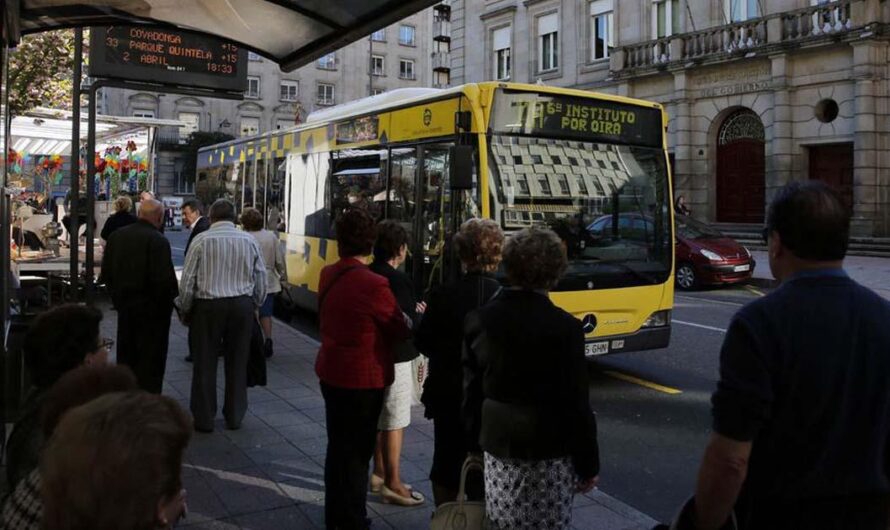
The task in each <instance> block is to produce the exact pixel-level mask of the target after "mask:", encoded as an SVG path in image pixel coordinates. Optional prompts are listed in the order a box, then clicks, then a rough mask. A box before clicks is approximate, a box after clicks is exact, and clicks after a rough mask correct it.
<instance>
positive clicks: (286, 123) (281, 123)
mask: <svg viewBox="0 0 890 530" xmlns="http://www.w3.org/2000/svg"><path fill="white" fill-rule="evenodd" d="M293 126H294V122H293V121H292V120H282V119H280V118H279V119H278V120H276V121H275V129H276V130H279V131H280V130H282V129H290V128H291V127H293Z"/></svg>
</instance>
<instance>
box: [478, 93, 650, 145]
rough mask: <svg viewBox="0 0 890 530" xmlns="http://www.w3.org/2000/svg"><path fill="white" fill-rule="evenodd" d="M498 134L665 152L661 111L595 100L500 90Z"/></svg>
mask: <svg viewBox="0 0 890 530" xmlns="http://www.w3.org/2000/svg"><path fill="white" fill-rule="evenodd" d="M492 130H493V131H495V132H502V133H510V134H522V135H531V136H543V137H553V138H567V139H577V140H584V141H589V142H602V143H617V144H625V145H639V146H646V147H657V148H661V147H662V145H663V144H662V138H663V134H664V130H663V125H662V120H661V111H660V110H658V109H656V108H652V107H642V106H639V105H628V104H625V103H619V102H616V101H608V100H603V99H595V98H579V97H569V96H556V95H551V94H542V93H536V92H521V91H513V90H510V91H507V90H500V91H498V93H497V95H496V96H495V102H494V113H493V117H492Z"/></svg>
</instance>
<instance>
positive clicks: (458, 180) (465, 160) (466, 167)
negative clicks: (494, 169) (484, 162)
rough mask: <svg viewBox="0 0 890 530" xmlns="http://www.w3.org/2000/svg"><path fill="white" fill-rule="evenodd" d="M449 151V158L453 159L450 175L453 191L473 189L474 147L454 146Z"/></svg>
mask: <svg viewBox="0 0 890 530" xmlns="http://www.w3.org/2000/svg"><path fill="white" fill-rule="evenodd" d="M448 151H449V157H448V158H450V159H451V168H450V170H449V174H448V177H449V181H450V183H451V189H453V190H470V189H473V147H472V146H470V145H452V146H451V147H450V148H449V150H448Z"/></svg>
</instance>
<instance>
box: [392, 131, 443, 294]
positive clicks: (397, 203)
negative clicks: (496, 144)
mask: <svg viewBox="0 0 890 530" xmlns="http://www.w3.org/2000/svg"><path fill="white" fill-rule="evenodd" d="M448 148H449V145H448V144H428V145H421V146H417V147H410V148H406V147H397V148H393V149H392V150H391V151H390V164H389V179H388V191H387V196H388V199H389V201H388V204H387V217H388V218H389V219H393V220H395V221H397V222H399V223H400V224H402V226H404V227H405V229H406V230H407V231H408V234H409V238H410V243H409V246H408V259H407V260H406V261H405V264H404V268H405V273H406V274H408V275H409V276H410V277H411V279H412V281H413V282H414V287H415V290H416V292H417V295H418V296H419V297H421V298H423V297H425V295H426V293H427V292H428V291H429V290H430V289H431V288H432V287H434V286H436V285H438V284H439V283H442V282H443V281H445V280H446V279H447V278H448V277H449V276H448V274H447V266H448V260H447V259H446V257H447V253H446V252H445V242H446V241H448V239H449V238H450V236H451V234H453V232H454V227H452V226H451V224H452V223H451V215H450V212H451V210H450V193H451V190H450V187H449V186H448V169H449V158H448V154H449V151H448Z"/></svg>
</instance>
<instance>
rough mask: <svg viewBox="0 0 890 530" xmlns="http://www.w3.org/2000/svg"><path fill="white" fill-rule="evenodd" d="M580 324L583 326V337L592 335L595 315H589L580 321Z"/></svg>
mask: <svg viewBox="0 0 890 530" xmlns="http://www.w3.org/2000/svg"><path fill="white" fill-rule="evenodd" d="M581 324H583V329H584V334H585V335H587V334H590V333H593V330H595V329H596V315H593V314H590V315H587V316H585V317H584V318H583V319H582V320H581Z"/></svg>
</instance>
